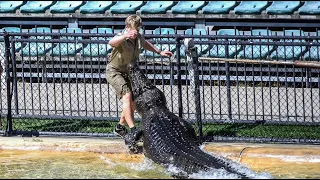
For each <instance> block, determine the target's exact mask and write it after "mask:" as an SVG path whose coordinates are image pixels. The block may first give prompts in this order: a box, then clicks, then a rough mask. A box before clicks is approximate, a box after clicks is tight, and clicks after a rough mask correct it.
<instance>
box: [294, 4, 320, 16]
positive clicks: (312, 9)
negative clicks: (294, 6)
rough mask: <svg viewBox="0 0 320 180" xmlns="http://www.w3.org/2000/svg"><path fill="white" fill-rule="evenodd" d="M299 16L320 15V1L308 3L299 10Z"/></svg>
mask: <svg viewBox="0 0 320 180" xmlns="http://www.w3.org/2000/svg"><path fill="white" fill-rule="evenodd" d="M298 14H301V15H319V14H320V1H306V2H305V3H304V4H303V5H302V6H301V7H300V8H299V9H298Z"/></svg>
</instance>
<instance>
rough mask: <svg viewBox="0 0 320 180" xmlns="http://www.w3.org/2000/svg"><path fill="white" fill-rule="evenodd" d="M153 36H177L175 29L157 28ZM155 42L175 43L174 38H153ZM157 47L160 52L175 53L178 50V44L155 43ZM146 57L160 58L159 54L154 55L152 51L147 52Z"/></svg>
mask: <svg viewBox="0 0 320 180" xmlns="http://www.w3.org/2000/svg"><path fill="white" fill-rule="evenodd" d="M153 34H172V35H174V34H175V31H174V29H173V28H156V29H155V30H154V31H153ZM153 40H155V41H174V40H175V39H174V38H153ZM153 45H154V46H155V47H157V48H158V49H160V50H169V51H171V52H174V51H175V50H176V44H157V43H153ZM145 56H146V57H160V55H159V54H157V53H153V52H150V51H145Z"/></svg>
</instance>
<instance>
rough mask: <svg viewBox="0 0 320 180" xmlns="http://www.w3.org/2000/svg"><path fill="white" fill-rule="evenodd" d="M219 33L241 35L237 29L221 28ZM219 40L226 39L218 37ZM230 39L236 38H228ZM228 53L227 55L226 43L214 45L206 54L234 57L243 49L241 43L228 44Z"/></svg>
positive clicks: (217, 56)
mask: <svg viewBox="0 0 320 180" xmlns="http://www.w3.org/2000/svg"><path fill="white" fill-rule="evenodd" d="M217 35H240V32H239V30H237V29H220V30H218V33H217ZM218 41H225V39H218ZM228 41H235V39H228ZM227 48H228V52H229V53H228V55H226V47H225V45H213V47H212V48H211V49H210V50H209V52H208V53H206V54H205V55H204V56H207V57H216V58H226V57H229V58H233V57H234V56H235V55H236V54H237V53H238V52H239V51H241V50H242V47H241V46H240V45H227Z"/></svg>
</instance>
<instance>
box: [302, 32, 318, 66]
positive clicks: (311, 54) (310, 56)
mask: <svg viewBox="0 0 320 180" xmlns="http://www.w3.org/2000/svg"><path fill="white" fill-rule="evenodd" d="M316 36H319V37H320V30H319V31H317V32H316ZM313 42H318V43H320V40H318V41H317V40H314V41H313ZM304 59H305V60H309V61H320V46H311V47H310V49H309V50H308V51H307V52H306V53H305V55H304Z"/></svg>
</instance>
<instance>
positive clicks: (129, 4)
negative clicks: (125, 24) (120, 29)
mask: <svg viewBox="0 0 320 180" xmlns="http://www.w3.org/2000/svg"><path fill="white" fill-rule="evenodd" d="M141 6H143V1H117V3H116V4H115V5H113V6H111V7H110V12H111V13H113V14H131V13H133V14H135V13H136V11H137V10H138V9H139V8H140V7H141Z"/></svg>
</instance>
